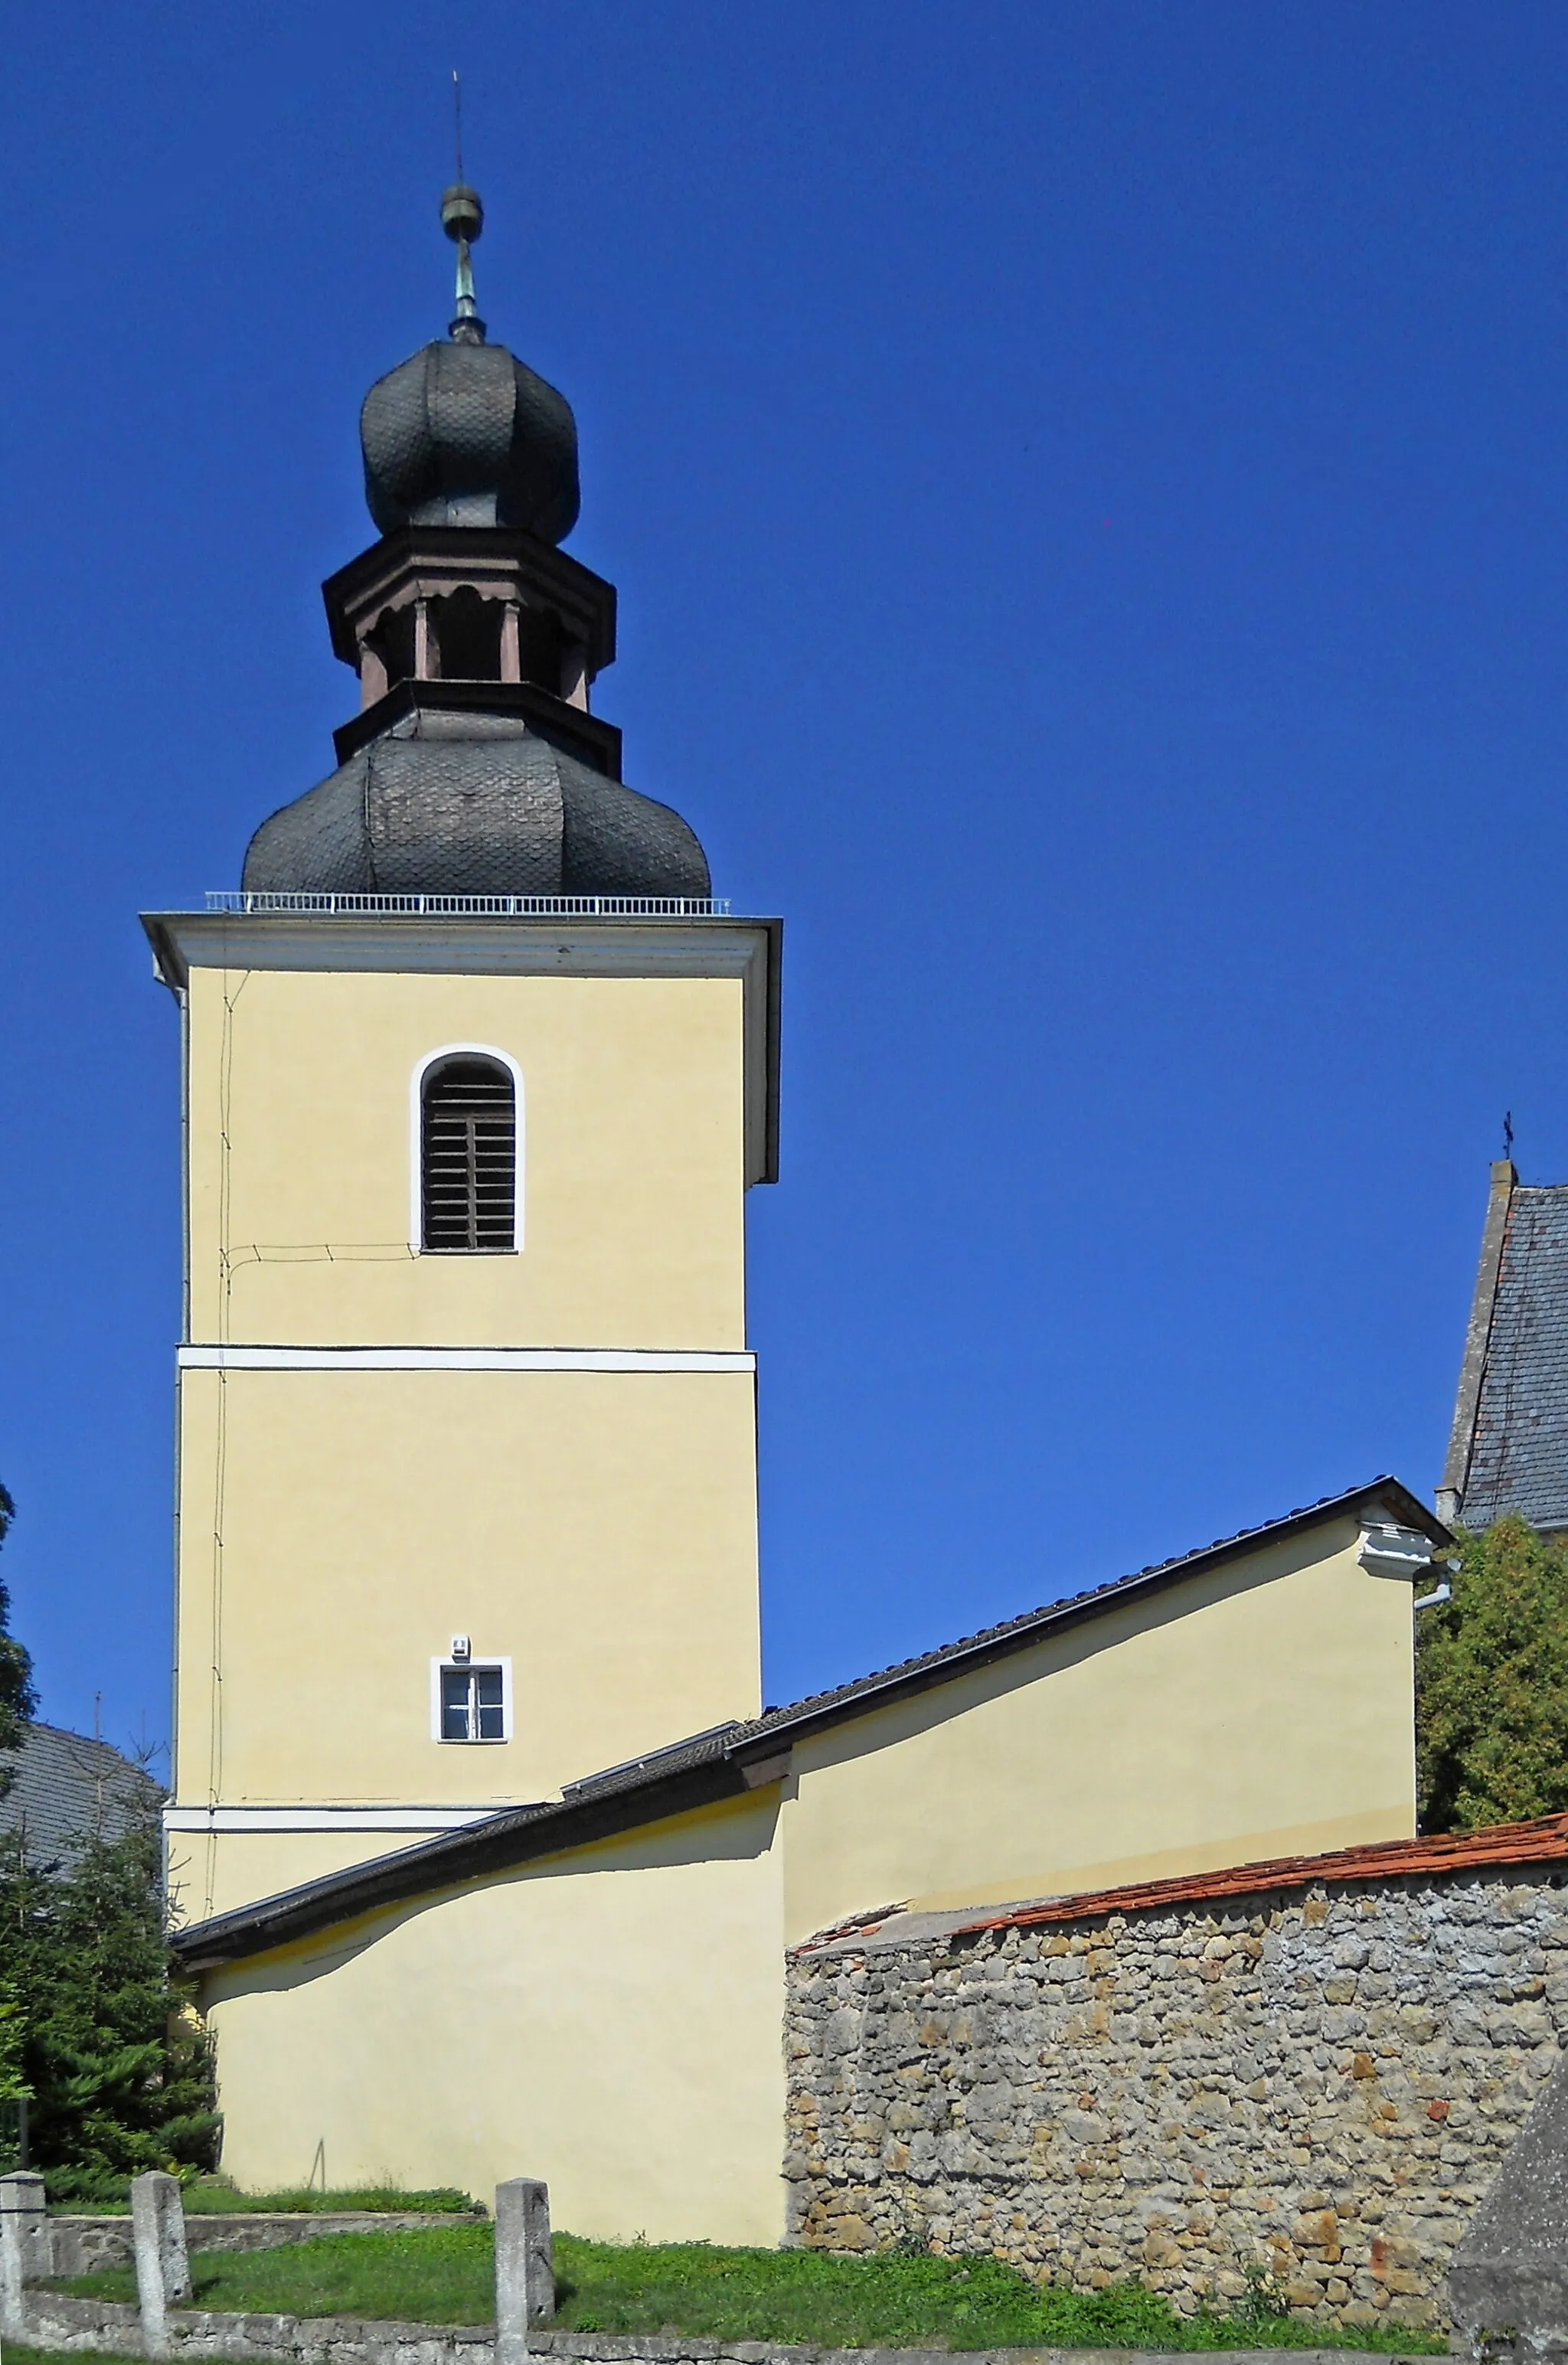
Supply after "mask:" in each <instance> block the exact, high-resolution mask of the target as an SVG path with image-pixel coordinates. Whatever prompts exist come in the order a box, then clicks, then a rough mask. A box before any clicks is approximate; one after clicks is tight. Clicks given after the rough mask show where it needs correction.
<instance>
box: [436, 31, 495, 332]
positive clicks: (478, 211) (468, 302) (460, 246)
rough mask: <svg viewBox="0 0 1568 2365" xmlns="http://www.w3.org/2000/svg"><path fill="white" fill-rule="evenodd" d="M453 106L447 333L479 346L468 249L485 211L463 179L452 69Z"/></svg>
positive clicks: (445, 213)
mask: <svg viewBox="0 0 1568 2365" xmlns="http://www.w3.org/2000/svg"><path fill="white" fill-rule="evenodd" d="M452 104H453V109H454V120H455V129H456V145H457V178H456V180H455V181H454V183H453V185H452V186H451V188H450V189H448V190H447V191H446V193H445V195H444V196H442V201H441V226H442V230H444V231H445V232H446V234H447V236H448V238H450V239H452V240H453V241H454V242H455V244H456V248H457V308H456V310H455V312H454V314H453V317H452V321H451V325H450V328H449V330H448V334H449V335H450V336H451V338H452V341H453V342H454V344H458V345H482V344H483V343H484V342H485V323H484V322H483V320H481V319H480V318H479V307H478V305H477V304H476V302H475V300H474V265H473V263H472V261H471V260H470V257H469V252H468V250H469V248H470V247H471V246H472V245H473V242H474V241H475V240H476V238H477V237H478V235H479V233H480V231H481V230H483V229H484V227H485V208H484V207H483V206H482V205H481V204H480V202H479V195H478V191H477V190H476V189H471V188H470V187H469V186H468V184H467V182H466V181H465V179H464V177H463V84H462V83H461V82H460V81H459V79H458V75H457V69H456V67H455V66H454V68H453V70H452Z"/></svg>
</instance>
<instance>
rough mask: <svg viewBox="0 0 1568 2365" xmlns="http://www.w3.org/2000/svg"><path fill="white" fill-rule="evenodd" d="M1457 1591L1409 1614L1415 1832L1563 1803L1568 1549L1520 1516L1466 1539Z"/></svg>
mask: <svg viewBox="0 0 1568 2365" xmlns="http://www.w3.org/2000/svg"><path fill="white" fill-rule="evenodd" d="M1451 1582H1452V1586H1453V1598H1452V1600H1451V1601H1448V1602H1444V1603H1443V1604H1441V1605H1440V1606H1439V1607H1438V1608H1432V1609H1423V1610H1422V1612H1421V1615H1420V1617H1419V1619H1418V1620H1417V1642H1416V1757H1417V1786H1418V1795H1419V1800H1420V1809H1421V1828H1422V1830H1423V1831H1425V1832H1465V1831H1476V1830H1479V1829H1480V1828H1481V1827H1482V1826H1483V1825H1484V1824H1487V1823H1508V1822H1514V1821H1523V1820H1525V1819H1526V1818H1528V1817H1529V1816H1531V1815H1551V1814H1560V1813H1562V1811H1564V1810H1568V1551H1565V1550H1564V1549H1563V1547H1562V1545H1560V1544H1555V1543H1548V1542H1547V1541H1544V1540H1543V1538H1541V1537H1540V1536H1539V1535H1537V1533H1536V1532H1535V1530H1534V1529H1533V1528H1531V1527H1529V1526H1527V1525H1526V1523H1525V1521H1524V1520H1523V1519H1518V1518H1515V1517H1512V1516H1510V1517H1509V1518H1507V1519H1499V1520H1498V1521H1497V1523H1496V1525H1495V1527H1492V1528H1489V1529H1488V1530H1487V1531H1486V1533H1485V1534H1484V1535H1479V1536H1466V1537H1464V1538H1463V1539H1462V1549H1461V1554H1460V1564H1459V1567H1458V1569H1457V1571H1456V1572H1455V1574H1454V1575H1453V1577H1452V1580H1451Z"/></svg>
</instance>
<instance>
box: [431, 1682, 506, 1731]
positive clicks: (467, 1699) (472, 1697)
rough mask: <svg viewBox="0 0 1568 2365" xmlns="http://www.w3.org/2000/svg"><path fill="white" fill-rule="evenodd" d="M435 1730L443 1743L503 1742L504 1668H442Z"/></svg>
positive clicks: (504, 1727)
mask: <svg viewBox="0 0 1568 2365" xmlns="http://www.w3.org/2000/svg"><path fill="white" fill-rule="evenodd" d="M437 1730H438V1732H439V1735H440V1738H441V1739H442V1741H504V1740H505V1739H506V1737H507V1671H506V1668H505V1666H504V1665H503V1666H488V1667H453V1666H443V1667H442V1668H441V1669H440V1688H439V1696H438V1725H437Z"/></svg>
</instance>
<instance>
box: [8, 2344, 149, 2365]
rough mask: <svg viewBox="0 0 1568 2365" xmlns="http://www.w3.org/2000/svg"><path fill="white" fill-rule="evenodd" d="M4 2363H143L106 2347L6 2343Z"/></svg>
mask: <svg viewBox="0 0 1568 2365" xmlns="http://www.w3.org/2000/svg"><path fill="white" fill-rule="evenodd" d="M6 2365H144V2360H143V2359H141V2358H140V2357H116V2356H114V2355H113V2354H111V2352H110V2351H109V2350H108V2349H106V2348H23V2347H22V2344H21V2342H20V2341H19V2340H7V2342H6Z"/></svg>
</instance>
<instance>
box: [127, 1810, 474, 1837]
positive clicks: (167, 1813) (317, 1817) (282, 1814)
mask: <svg viewBox="0 0 1568 2365" xmlns="http://www.w3.org/2000/svg"><path fill="white" fill-rule="evenodd" d="M505 1811H506V1809H505V1807H504V1805H497V1806H491V1807H165V1808H164V1810H163V1829H164V1830H165V1831H166V1832H452V1831H457V1830H459V1829H461V1827H462V1826H463V1825H464V1824H465V1823H481V1822H483V1821H484V1820H485V1818H486V1816H487V1815H499V1814H504V1813H505Z"/></svg>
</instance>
